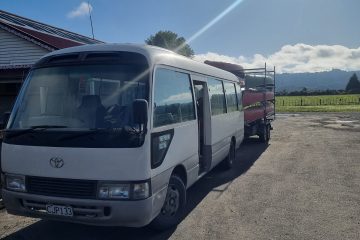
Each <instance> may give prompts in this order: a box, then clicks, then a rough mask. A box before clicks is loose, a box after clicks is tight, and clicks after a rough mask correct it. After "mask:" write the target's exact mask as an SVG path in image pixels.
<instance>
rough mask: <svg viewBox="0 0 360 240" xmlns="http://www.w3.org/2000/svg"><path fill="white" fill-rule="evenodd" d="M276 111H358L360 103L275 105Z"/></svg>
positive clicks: (359, 110)
mask: <svg viewBox="0 0 360 240" xmlns="http://www.w3.org/2000/svg"><path fill="white" fill-rule="evenodd" d="M276 112H360V104H358V105H324V106H277V107H276Z"/></svg>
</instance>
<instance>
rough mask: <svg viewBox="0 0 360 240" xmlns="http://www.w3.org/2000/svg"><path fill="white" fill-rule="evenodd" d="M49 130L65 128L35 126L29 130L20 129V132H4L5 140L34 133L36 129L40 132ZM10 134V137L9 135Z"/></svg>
mask: <svg viewBox="0 0 360 240" xmlns="http://www.w3.org/2000/svg"><path fill="white" fill-rule="evenodd" d="M51 128H67V126H59V125H37V126H31V127H30V128H26V129H20V130H16V132H14V133H11V131H12V130H10V131H9V130H6V138H13V137H18V136H21V135H24V134H27V133H30V132H34V131H35V130H37V129H40V130H41V131H44V130H47V129H51ZM9 133H10V135H9Z"/></svg>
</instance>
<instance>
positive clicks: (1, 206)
mask: <svg viewBox="0 0 360 240" xmlns="http://www.w3.org/2000/svg"><path fill="white" fill-rule="evenodd" d="M3 208H4V200H3V198H2V193H1V183H0V209H3Z"/></svg>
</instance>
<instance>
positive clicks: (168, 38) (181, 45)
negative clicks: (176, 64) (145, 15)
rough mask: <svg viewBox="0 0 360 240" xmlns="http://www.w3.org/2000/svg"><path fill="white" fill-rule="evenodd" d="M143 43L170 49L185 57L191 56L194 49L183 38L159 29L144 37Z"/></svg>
mask: <svg viewBox="0 0 360 240" xmlns="http://www.w3.org/2000/svg"><path fill="white" fill-rule="evenodd" d="M145 43H146V44H149V45H153V46H158V47H162V48H166V49H169V50H172V51H174V52H177V53H179V54H181V55H183V56H186V57H190V58H191V57H193V56H194V51H193V50H192V49H191V47H190V46H189V44H187V43H186V40H185V38H183V37H179V36H178V35H177V34H176V33H174V32H171V31H159V32H157V33H156V34H155V35H151V36H150V37H149V38H148V39H146V40H145Z"/></svg>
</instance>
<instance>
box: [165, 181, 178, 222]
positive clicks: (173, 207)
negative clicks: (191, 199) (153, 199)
mask: <svg viewBox="0 0 360 240" xmlns="http://www.w3.org/2000/svg"><path fill="white" fill-rule="evenodd" d="M179 199H180V193H179V190H177V189H176V188H175V187H174V186H169V188H168V191H167V194H166V199H165V203H164V206H163V208H162V209H161V213H162V214H163V215H168V216H174V215H175V214H176V212H177V210H178V209H179Z"/></svg>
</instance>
